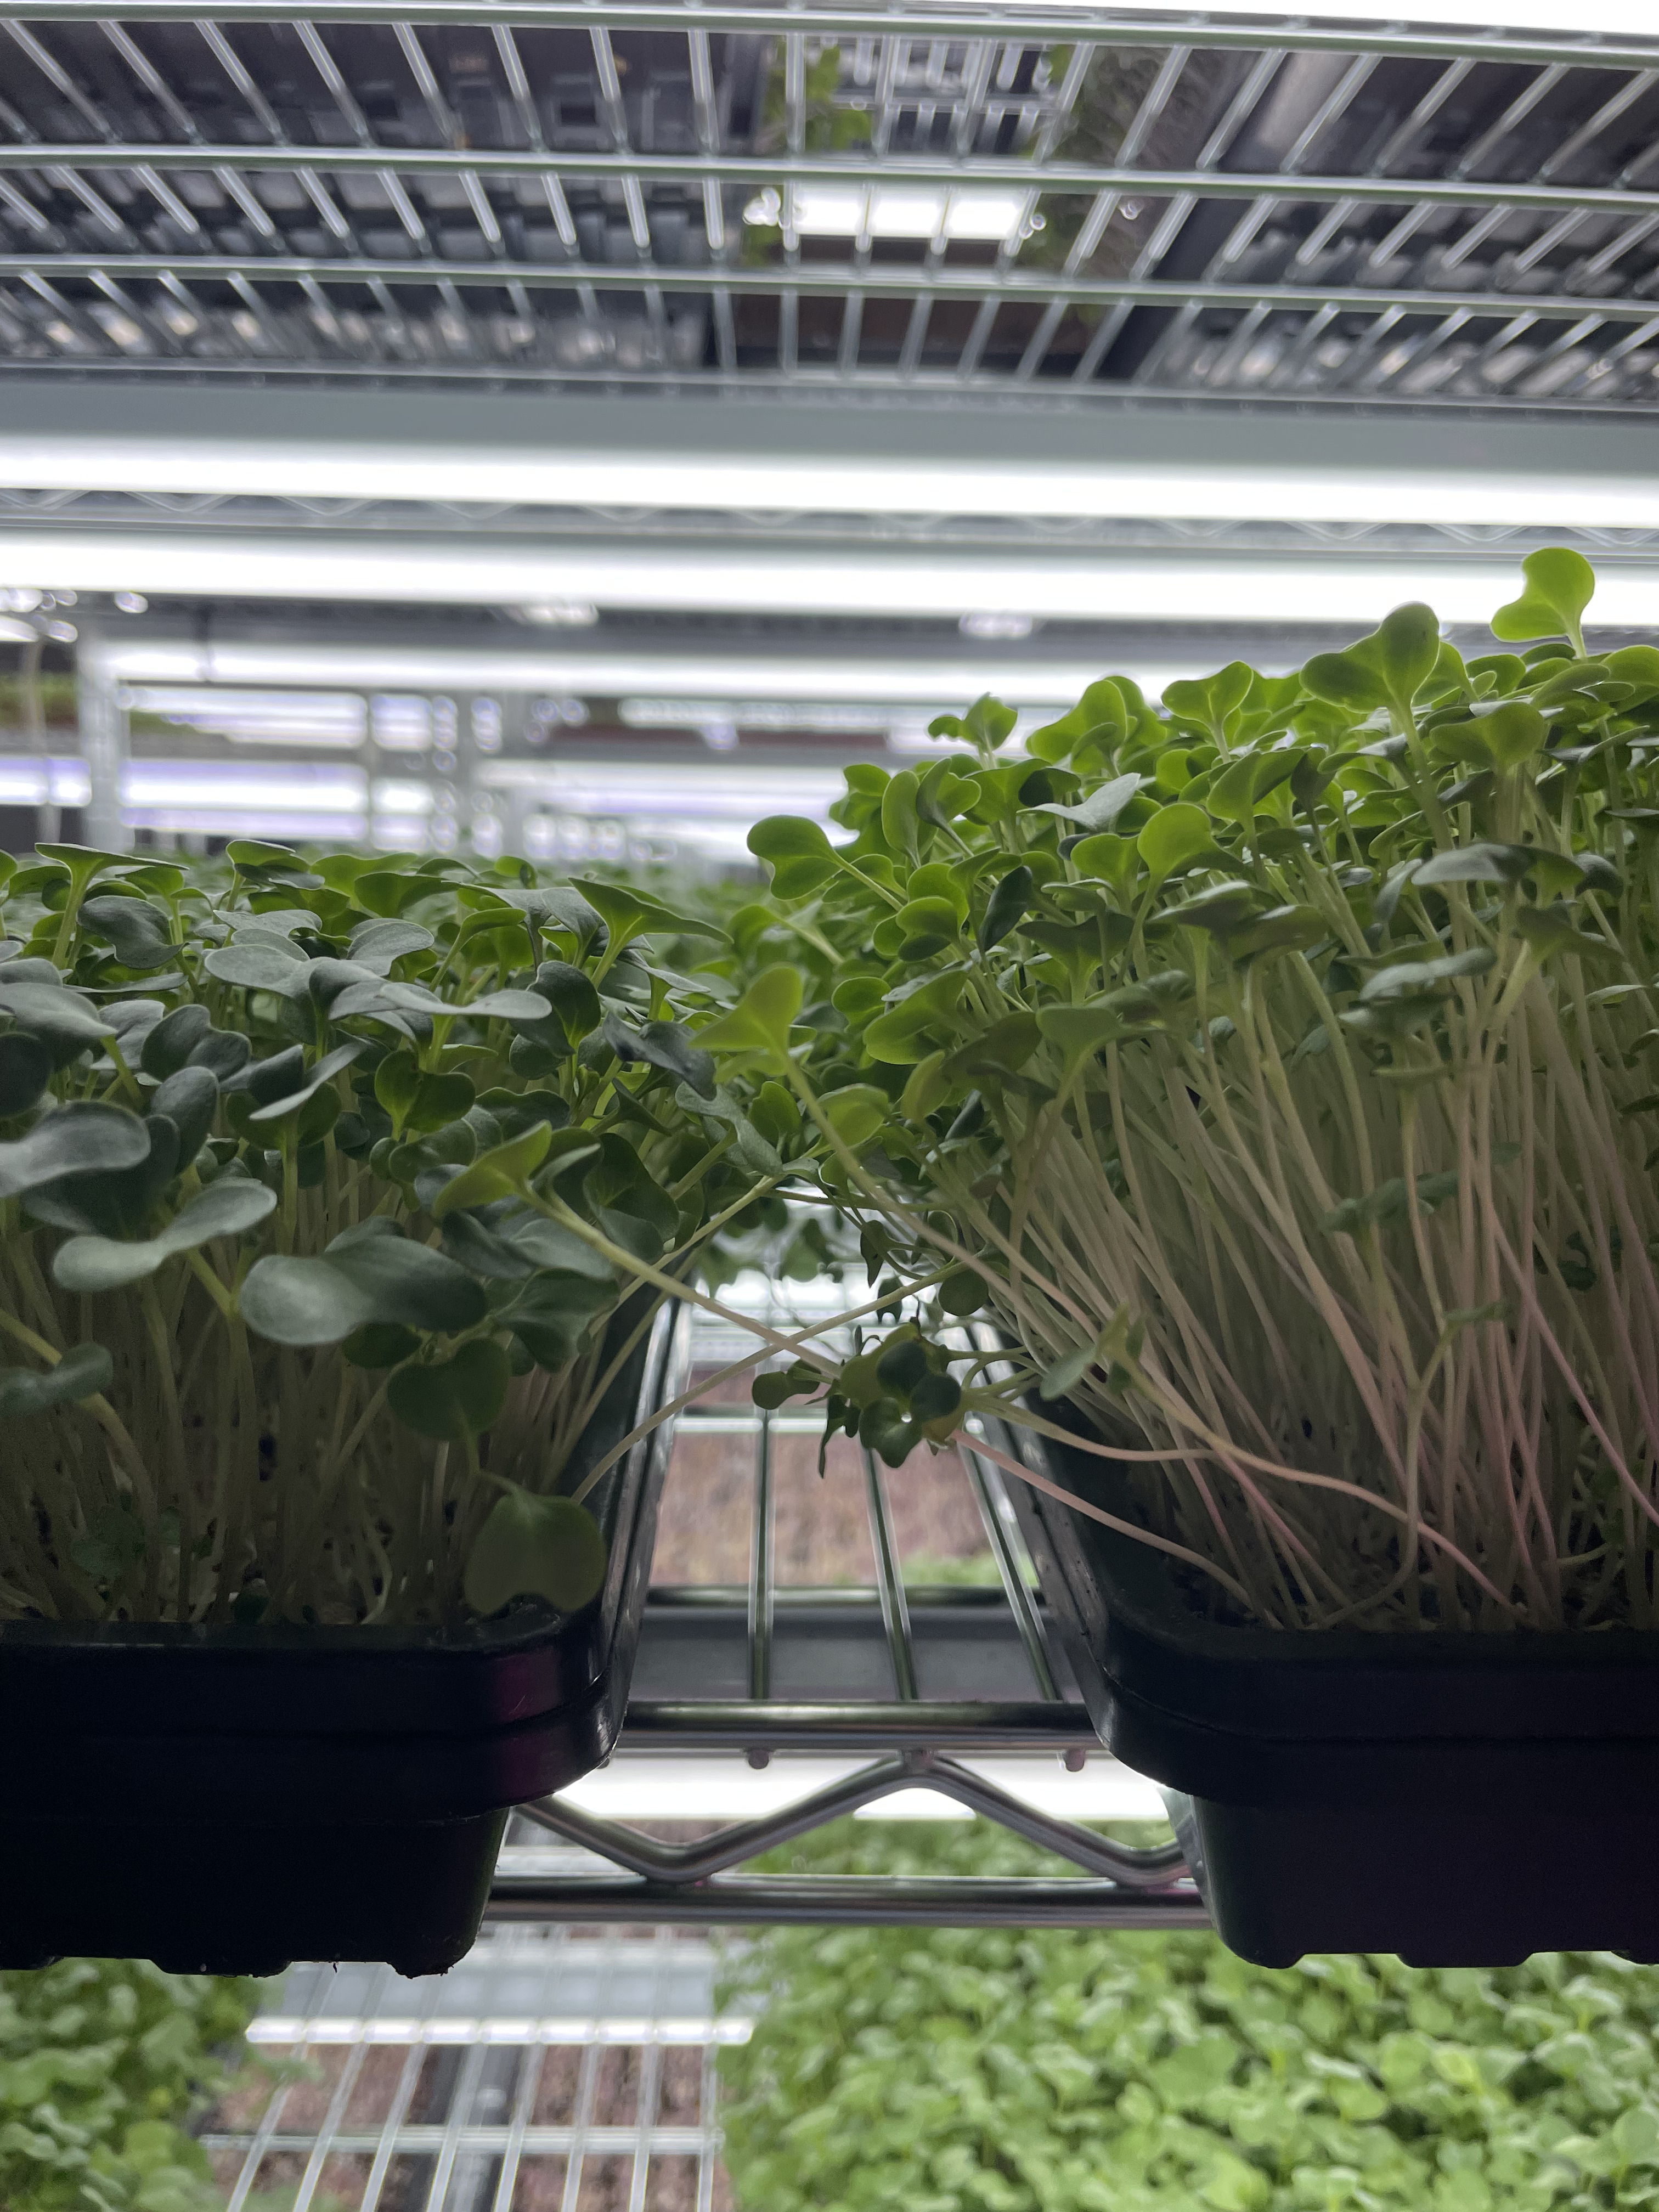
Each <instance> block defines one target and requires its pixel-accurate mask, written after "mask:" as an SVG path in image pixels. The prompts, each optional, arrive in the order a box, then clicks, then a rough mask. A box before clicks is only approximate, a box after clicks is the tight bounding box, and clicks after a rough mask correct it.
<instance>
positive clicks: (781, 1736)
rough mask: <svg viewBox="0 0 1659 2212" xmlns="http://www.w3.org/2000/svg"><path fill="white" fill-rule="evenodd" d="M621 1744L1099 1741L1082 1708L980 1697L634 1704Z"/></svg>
mask: <svg viewBox="0 0 1659 2212" xmlns="http://www.w3.org/2000/svg"><path fill="white" fill-rule="evenodd" d="M757 1745H758V1746H765V1745H770V1746H772V1747H775V1748H776V1749H780V1750H781V1749H783V1748H785V1747H787V1748H788V1749H790V1750H792V1751H899V1750H915V1751H928V1750H937V1751H962V1752H973V1753H979V1752H981V1751H982V1752H987V1753H988V1752H993V1751H1032V1750H1042V1751H1066V1750H1068V1749H1072V1748H1077V1749H1080V1750H1085V1751H1098V1750H1099V1748H1100V1738H1099V1736H1098V1735H1096V1733H1095V1730H1094V1729H1093V1727H1092V1726H1091V1723H1090V1720H1089V1716H1088V1714H1087V1712H1086V1711H1085V1709H1084V1708H1083V1706H1081V1705H1046V1704H1042V1705H1040V1704H1037V1703H1036V1702H1034V1701H1033V1702H1022V1701H1019V1700H1018V1699H1007V1700H1006V1702H1005V1701H1003V1700H1001V1699H981V1700H979V1701H978V1702H976V1703H975V1704H971V1705H967V1704H962V1705H935V1704H930V1703H928V1702H927V1700H926V1699H917V1701H916V1702H915V1704H914V1705H909V1704H892V1705H877V1704H874V1703H871V1704H869V1705H864V1704H850V1703H849V1704H829V1703H828V1702H825V1703H822V1704H805V1703H795V1704H788V1705H786V1704H784V1703H783V1702H782V1701H781V1700H780V1699H773V1700H771V1701H770V1702H769V1704H768V1705H766V1706H765V1707H764V1708H763V1710H760V1711H757V1709H756V1708H755V1706H753V1705H750V1704H748V1703H747V1702H746V1701H743V1700H738V1699H714V1698H710V1699H697V1700H696V1702H695V1703H686V1704H678V1703H674V1704H671V1703H669V1702H668V1701H667V1700H665V1699H635V1700H634V1701H633V1702H632V1703H631V1704H630V1705H629V1708H628V1718H627V1720H626V1721H625V1722H624V1723H623V1746H624V1747H625V1748H626V1749H627V1750H629V1751H646V1750H658V1749H661V1750H667V1749H670V1748H672V1749H674V1750H693V1749H695V1750H708V1751H748V1750H750V1748H751V1747H755V1746H757Z"/></svg>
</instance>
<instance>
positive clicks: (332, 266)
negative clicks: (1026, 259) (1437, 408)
mask: <svg viewBox="0 0 1659 2212" xmlns="http://www.w3.org/2000/svg"><path fill="white" fill-rule="evenodd" d="M43 269H49V270H51V272H52V276H54V277H56V278H58V279H59V280H61V279H63V278H64V277H65V276H82V277H88V278H94V279H95V278H97V277H98V276H102V275H106V274H107V275H110V276H116V277H133V276H158V277H159V276H174V275H176V274H177V273H179V272H180V271H185V272H187V273H188V274H189V275H190V276H191V277H193V278H194V279H196V280H197V282H198V283H199V282H200V281H201V280H202V279H203V278H204V277H216V278H222V279H224V280H226V281H229V280H232V279H234V278H244V279H257V280H258V282H259V283H262V284H282V283H290V284H297V283H303V282H304V281H305V280H306V279H307V278H314V279H316V280H317V281H318V282H319V283H324V284H363V283H387V284H396V285H399V286H401V287H403V288H404V289H405V290H410V289H426V288H428V287H430V286H433V285H444V284H455V285H464V286H465V287H466V289H468V290H471V291H479V290H483V291H499V290H505V289H506V288H507V283H508V281H509V280H511V281H513V282H514V283H520V284H527V285H532V286H534V287H535V288H536V289H538V290H543V289H552V290H556V291H564V292H571V291H574V290H575V289H577V288H578V286H579V285H582V284H591V285H592V286H594V287H595V288H596V289H602V290H605V291H611V292H641V291H643V290H644V289H646V285H647V281H648V282H649V283H651V284H654V285H658V286H659V287H660V288H661V289H663V290H664V291H669V292H690V293H697V294H704V293H708V292H712V291H713V290H714V289H715V287H716V286H717V285H724V286H725V287H726V289H727V290H729V291H733V292H755V293H759V294H762V295H764V294H767V293H773V292H805V293H822V294H824V295H827V296H831V297H833V296H834V295H836V294H837V293H839V292H840V291H842V289H845V288H848V287H856V288H858V289H862V290H864V291H866V292H890V293H896V294H898V295H901V296H902V297H909V296H911V295H915V294H916V293H919V292H931V293H935V294H939V295H959V296H963V297H967V298H971V299H978V298H980V297H981V295H982V294H983V293H984V290H985V283H986V277H985V271H984V270H982V269H940V270H928V269H900V268H894V267H892V266H891V265H890V264H876V265H872V267H870V268H868V269H862V270H854V269H852V268H850V267H848V266H846V265H844V264H836V263H831V262H815V263H813V264H811V267H810V268H802V269H739V268H732V269H726V270H720V271H718V272H716V271H714V270H708V269H671V268H665V267H662V266H661V265H657V266H654V267H653V268H651V269H650V270H646V271H641V270H638V269H632V270H630V269H622V268H601V267H600V266H599V264H597V263H595V262H586V261H585V262H575V263H562V262H544V261H513V262H501V263H494V264H486V263H481V262H477V261H440V260H430V261H428V260H422V261H378V260H376V261H369V260H345V259H341V260H336V261H331V260H322V259H316V258H312V257H310V256H308V255H307V256H301V255H296V254H271V255H270V256H268V257H265V258H253V257H252V256H248V257H244V256H240V255H234V254H219V253H198V254H173V255H161V254H149V253H103V254H91V253H63V254H51V255H42V254H22V253H7V254H0V277H9V276H22V277H28V276H34V275H36V274H37V273H38V272H39V271H40V270H43ZM997 286H998V291H999V293H1000V296H1001V297H1002V298H1004V299H1005V300H1029V301H1042V300H1049V299H1056V298H1061V297H1064V298H1066V299H1070V300H1073V301H1076V302H1077V303H1078V304H1079V305H1081V306H1085V307H1087V306H1091V305H1101V306H1104V305H1107V304H1115V302H1116V301H1120V300H1127V301H1131V302H1133V303H1134V304H1135V305H1137V306H1142V307H1158V306H1160V305H1162V306H1170V305H1176V306H1178V305H1179V304H1181V303H1182V301H1193V302H1194V303H1196V304H1197V305H1198V306H1200V307H1253V306H1254V305H1255V303H1256V302H1257V301H1263V300H1265V301H1267V303H1268V305H1269V306H1271V307H1276V308H1291V309H1296V310H1298V311H1300V310H1308V311H1312V310H1313V309H1316V308H1319V307H1328V306H1329V307H1336V308H1337V309H1339V310H1340V311H1346V312H1348V313H1354V312H1358V311H1363V310H1366V309H1371V310H1374V311H1376V313H1379V314H1380V313H1384V312H1386V311H1388V310H1389V309H1393V310H1395V312H1396V313H1403V314H1408V315H1433V316H1435V317H1436V318H1438V317H1440V316H1441V315H1443V314H1444V313H1446V311H1447V310H1448V309H1449V308H1451V307H1467V308H1468V309H1469V311H1470V312H1471V313H1474V314H1477V315H1483V316H1492V315H1502V316H1504V318H1505V319H1508V318H1510V317H1512V316H1519V315H1526V314H1530V315H1534V316H1537V317H1538V318H1540V319H1547V320H1550V321H1554V322H1560V321H1563V320H1566V321H1570V322H1576V321H1577V320H1578V319H1579V318H1580V317H1581V316H1586V315H1596V316H1600V317H1601V319H1603V320H1605V321H1608V322H1619V323H1633V322H1645V321H1646V320H1648V319H1649V318H1650V316H1651V315H1652V313H1653V302H1652V301H1651V300H1650V299H1634V298H1630V299H1564V298H1560V297H1558V296H1556V295H1553V294H1550V293H1542V294H1529V293H1522V292H1502V293H1498V292H1488V291H1467V292H1450V291H1447V292H1439V291H1432V292H1431V291H1401V290H1391V291H1383V290H1379V289H1375V288H1372V287H1363V286H1358V285H1353V286H1341V285H1319V284H1275V283H1273V282H1272V281H1271V280H1267V281H1264V282H1263V283H1260V284H1249V283H1239V284H1220V283H1215V284H1206V283H1191V284H1188V283H1182V282H1181V281H1179V280H1178V279H1171V280H1170V281H1167V282H1164V281H1159V280H1156V279H1150V280H1146V281H1142V282H1139V283H1134V282H1131V281H1129V280H1127V279H1120V278H1115V277H1107V276H1091V277H1081V276H1072V277H1067V276H1065V275H1064V274H1063V273H1062V272H1058V271H1057V272H1055V273H1054V274H1050V273H1048V271H1046V270H1026V269H1013V270H1009V272H1008V273H1007V275H1006V276H1001V277H1000V278H999V279H998V280H997ZM28 366H30V367H34V366H35V365H34V364H28ZM126 366H128V364H126V363H123V367H124V368H125V367H126ZM189 366H190V368H191V372H192V374H194V373H197V372H198V371H199V369H200V368H201V367H202V366H203V364H201V363H199V362H191V363H190V364H189ZM329 366H330V368H333V364H332V363H330V364H329ZM78 367H79V364H78V363H77V368H78ZM258 368H259V371H260V373H261V374H264V373H265V370H266V368H267V363H266V362H264V361H263V360H261V361H260V362H259V363H258ZM37 373H38V369H37ZM382 373H383V371H382V369H381V367H380V364H378V363H377V364H375V374H382ZM447 373H448V372H447V370H446V369H445V368H441V367H440V366H439V365H437V364H435V363H424V364H422V374H423V375H426V376H433V375H442V374H447ZM488 373H489V374H491V375H494V374H495V373H496V372H495V366H494V364H491V366H490V368H489V371H488ZM547 373H548V372H546V371H543V372H542V374H547ZM604 374H605V376H606V377H614V376H615V375H616V374H617V372H616V370H615V368H609V367H608V368H606V369H605V371H604ZM677 374H678V372H677ZM1299 397H1300V395H1298V398H1299Z"/></svg>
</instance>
